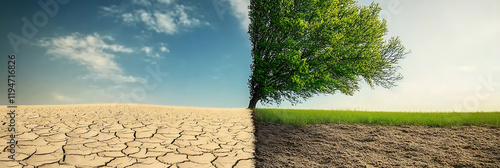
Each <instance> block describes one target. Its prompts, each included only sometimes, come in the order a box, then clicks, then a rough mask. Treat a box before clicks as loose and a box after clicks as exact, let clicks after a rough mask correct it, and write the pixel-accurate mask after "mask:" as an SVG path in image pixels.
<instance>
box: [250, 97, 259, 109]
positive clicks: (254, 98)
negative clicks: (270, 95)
mask: <svg viewBox="0 0 500 168" xmlns="http://www.w3.org/2000/svg"><path fill="white" fill-rule="evenodd" d="M258 101H259V98H257V96H252V99H250V103H248V109H255V106H256V105H257V102H258Z"/></svg>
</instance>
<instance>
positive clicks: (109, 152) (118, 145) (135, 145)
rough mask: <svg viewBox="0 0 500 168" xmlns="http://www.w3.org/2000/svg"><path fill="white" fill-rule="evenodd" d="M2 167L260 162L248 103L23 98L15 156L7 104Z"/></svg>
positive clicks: (241, 164) (1, 132)
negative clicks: (26, 102) (34, 102)
mask: <svg viewBox="0 0 500 168" xmlns="http://www.w3.org/2000/svg"><path fill="white" fill-rule="evenodd" d="M0 110H1V111H2V116H0V118H1V119H2V120H1V123H0V124H2V126H1V128H0V147H1V149H2V150H1V151H0V152H1V153H0V167H161V168H163V167H171V168H175V167H179V168H183V167H217V168H221V167H253V166H254V161H253V158H254V146H253V143H254V126H253V123H252V119H251V112H250V111H249V110H246V109H209V108H189V107H171V106H154V105H129V104H119V105H113V104H107V105H106V104H104V105H61V106H18V112H17V114H18V115H17V116H16V125H17V126H16V131H17V137H16V140H17V141H18V143H17V148H16V157H15V159H16V160H14V161H13V160H10V159H9V158H8V155H9V154H10V153H9V152H8V151H7V149H8V147H7V141H8V140H9V137H8V136H9V135H10V133H9V132H8V131H7V128H8V126H7V125H8V123H6V122H8V121H9V120H8V118H7V117H8V116H7V108H6V107H5V106H4V107H0Z"/></svg>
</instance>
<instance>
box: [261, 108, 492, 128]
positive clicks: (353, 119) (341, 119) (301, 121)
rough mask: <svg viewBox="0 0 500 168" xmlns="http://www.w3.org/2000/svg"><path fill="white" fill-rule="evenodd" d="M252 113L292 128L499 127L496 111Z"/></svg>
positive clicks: (285, 111) (267, 110)
mask: <svg viewBox="0 0 500 168" xmlns="http://www.w3.org/2000/svg"><path fill="white" fill-rule="evenodd" d="M254 112H255V117H256V119H257V120H260V121H263V122H271V123H279V124H289V125H294V126H304V125H307V124H324V123H349V124H379V125H426V126H433V127H444V126H460V125H483V124H486V125H496V126H500V112H474V113H413V112H362V111H340V110H291V109H255V110H254Z"/></svg>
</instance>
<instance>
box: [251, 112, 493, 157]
mask: <svg viewBox="0 0 500 168" xmlns="http://www.w3.org/2000/svg"><path fill="white" fill-rule="evenodd" d="M255 127H256V133H255V135H256V139H257V142H256V166H257V167H500V127H493V126H458V127H444V128H435V127H426V126H380V125H360V124H321V125H309V126H305V127H293V126H288V125H277V124H269V123H262V122H258V121H256V122H255Z"/></svg>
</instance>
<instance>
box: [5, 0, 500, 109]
mask: <svg viewBox="0 0 500 168" xmlns="http://www.w3.org/2000/svg"><path fill="white" fill-rule="evenodd" d="M40 2H42V3H41V4H39V3H38V1H14V0H8V1H2V2H1V3H2V4H1V5H0V13H1V14H0V18H1V23H2V28H1V29H0V33H1V35H2V36H3V38H2V39H1V40H0V51H2V54H3V55H4V57H1V59H0V60H1V62H3V63H2V64H0V65H1V66H0V68H1V69H5V71H4V70H2V71H0V75H1V76H3V77H2V78H3V79H0V80H1V81H3V82H2V83H7V82H6V80H7V77H6V76H7V73H6V69H7V68H6V66H5V65H6V63H7V57H6V56H7V55H8V54H12V53H14V54H16V55H17V62H16V63H17V84H16V92H17V98H16V99H17V103H18V104H87V103H142V104H158V105H176V106H198V107H246V106H247V104H248V97H249V93H248V87H247V80H248V76H249V75H250V67H249V66H250V63H251V57H250V51H251V46H250V42H249V36H248V34H247V27H248V23H249V20H248V16H247V13H248V8H247V5H248V4H249V0H203V1H187V0H182V1H181V0H150V1H147V0H130V1H118V0H107V1H100V0H99V1H98V0H92V1H74V0H73V1H71V0H42V1H40ZM371 2H372V1H369V0H362V1H360V2H358V3H359V4H360V5H368V4H370V3H371ZM376 2H377V3H379V4H380V6H381V7H382V8H383V11H382V13H381V18H385V19H386V20H387V21H388V26H389V33H388V36H387V38H389V37H390V36H399V37H400V38H401V40H402V41H403V44H404V45H405V46H406V47H407V48H408V49H410V50H411V54H410V55H408V56H407V58H406V59H404V60H403V61H402V62H401V67H402V69H401V70H400V72H401V73H402V74H403V75H404V77H405V78H404V79H403V80H402V81H400V82H399V85H398V87H395V88H392V89H384V88H381V87H376V88H374V89H371V88H370V87H368V86H367V85H366V84H364V85H363V87H362V89H361V90H360V91H359V92H357V93H355V95H354V96H346V95H342V94H335V95H319V96H316V97H314V98H311V99H309V100H308V101H306V102H304V103H302V104H299V105H297V106H291V105H290V104H289V103H286V102H284V103H283V104H282V106H280V107H281V108H308V109H355V110H385V111H493V110H496V111H499V110H500V103H499V102H500V50H499V49H498V48H499V47H500V38H499V37H500V1H496V0H489V1H486V0H481V1H462V0H440V1H431V0H421V1H414V0H413V1H412V0H380V1H376ZM43 3H46V4H43ZM3 88H6V86H5V87H3ZM0 94H2V95H6V94H7V92H6V89H1V90H0ZM6 97H7V96H2V98H1V99H0V100H1V101H2V102H1V103H0V104H4V105H6V104H8V103H7V98H6ZM258 107H263V106H261V105H260V104H259V105H258ZM269 107H276V106H269Z"/></svg>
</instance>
